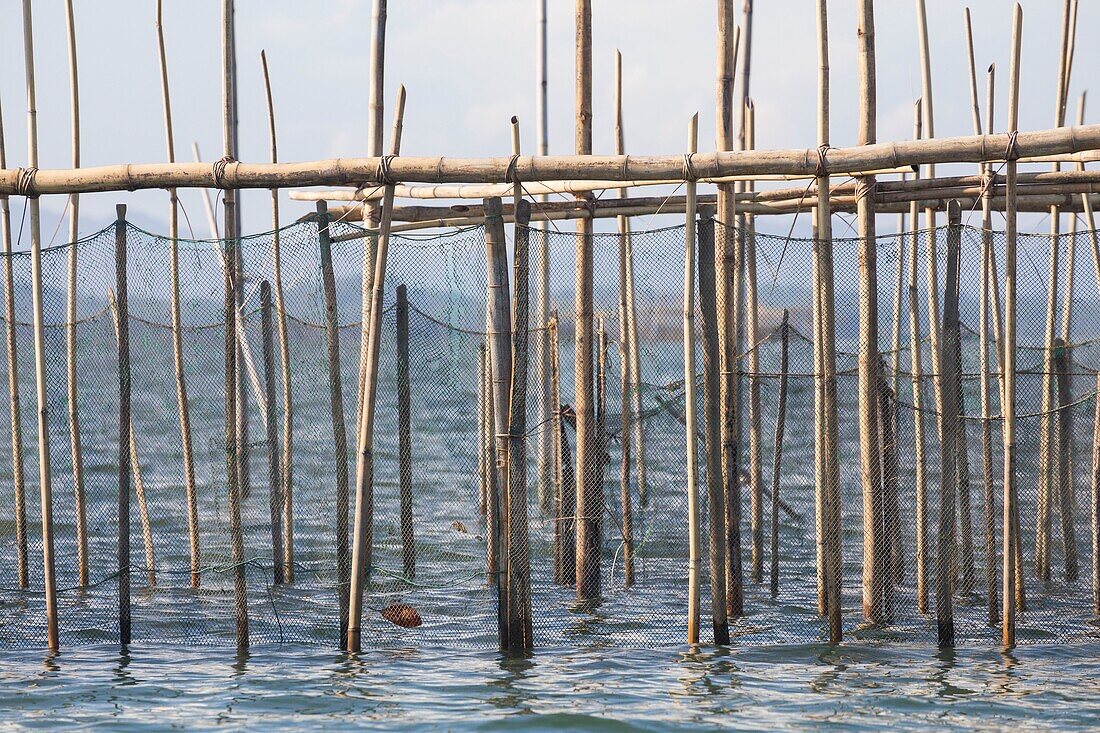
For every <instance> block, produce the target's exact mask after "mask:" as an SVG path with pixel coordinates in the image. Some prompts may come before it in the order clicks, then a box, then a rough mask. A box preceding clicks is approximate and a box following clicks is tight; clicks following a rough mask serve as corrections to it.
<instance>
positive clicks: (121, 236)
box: [113, 204, 132, 648]
mask: <svg viewBox="0 0 1100 733" xmlns="http://www.w3.org/2000/svg"><path fill="white" fill-rule="evenodd" d="M115 212H116V214H117V221H116V223H115V288H116V289H117V291H118V301H117V303H113V305H114V308H113V310H114V311H115V318H114V321H115V329H116V331H115V333H116V334H117V339H116V340H117V341H118V638H119V644H120V645H121V646H122V647H123V648H125V647H126V646H127V645H129V643H130V636H131V628H130V625H131V614H130V469H131V466H130V456H131V453H130V443H131V441H130V435H131V432H132V426H131V421H130V308H129V302H130V301H129V294H128V292H129V289H128V288H127V286H126V205H125V204H116V205H115Z"/></svg>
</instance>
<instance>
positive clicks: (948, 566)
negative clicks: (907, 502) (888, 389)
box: [936, 201, 961, 649]
mask: <svg viewBox="0 0 1100 733" xmlns="http://www.w3.org/2000/svg"><path fill="white" fill-rule="evenodd" d="M947 216H948V221H949V227H950V228H949V229H948V231H947V269H946V270H945V272H944V295H943V331H942V336H943V339H942V340H941V342H940V343H941V347H942V350H941V351H940V352H939V353H938V354H937V371H938V372H939V373H940V374H941V375H942V380H943V385H944V389H943V410H944V412H943V415H942V418H943V432H942V436H941V440H940V477H941V478H940V522H939V531H938V532H937V543H936V544H937V555H936V628H937V637H938V640H939V646H940V648H941V649H946V648H950V647H953V646H954V645H955V620H954V610H953V608H952V594H953V591H954V580H955V578H954V568H955V558H954V553H955V537H954V534H955V507H954V502H955V482H956V480H957V470H958V463H957V461H956V460H955V455H954V453H955V451H956V450H958V445H959V443H958V423H959V411H960V407H961V404H960V403H961V401H960V396H961V395H960V394H959V391H958V387H959V381H958V376H959V371H958V370H959V364H958V362H956V361H955V354H956V353H957V351H958V345H959V269H958V268H959V248H960V244H961V240H960V231H959V224H958V217H959V206H958V202H956V201H951V202H949V205H948V210H947Z"/></svg>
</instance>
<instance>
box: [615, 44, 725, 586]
mask: <svg viewBox="0 0 1100 733" xmlns="http://www.w3.org/2000/svg"><path fill="white" fill-rule="evenodd" d="M625 149H626V139H625V135H624V132H623V56H622V54H621V53H619V51H618V50H617V49H616V51H615V152H616V154H617V155H624V154H625ZM628 192H629V189H626V188H620V189H619V198H627V196H628ZM617 224H618V228H619V237H618V240H619V247H618V256H619V259H618V264H619V371H620V389H619V402H620V404H621V405H622V422H621V423H620V426H621V430H620V431H619V432H620V436H621V443H622V451H621V453H620V457H619V502H620V504H621V506H622V522H623V587H625V588H629V587H631V586H632V585H633V584H634V526H633V525H634V513H633V508H632V506H631V503H632V502H631V496H630V490H631V476H630V463H631V458H632V456H631V451H630V443H631V440H632V439H633V438H636V439H637V443H638V445H637V450H636V452H635V456H637V460H638V468H637V471H638V483H639V492H638V493H639V496H644V495H645V491H644V483H643V482H644V481H645V462H644V461H645V453H644V448H643V444H642V440H641V438H642V433H641V431H640V429H639V430H638V433H637V435H636V436H635V435H632V433H633V431H634V430H635V423H637V425H638V426H639V428H640V425H641V420H642V415H641V396H642V395H641V389H640V381H641V380H640V379H638V377H637V375H636V370H635V369H634V363H635V360H636V359H637V342H636V338H635V336H636V334H635V328H636V325H637V324H636V323H635V317H636V314H635V312H634V299H633V297H632V296H633V288H634V283H633V279H634V263H633V262H632V254H633V253H632V252H631V251H630V220H629V218H628V217H625V216H620V217H618V219H617ZM639 364H640V361H639ZM722 572H725V570H724V569H723V570H722Z"/></svg>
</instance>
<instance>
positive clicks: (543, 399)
mask: <svg viewBox="0 0 1100 733" xmlns="http://www.w3.org/2000/svg"><path fill="white" fill-rule="evenodd" d="M546 27H547V23H546V0H539V2H538V32H537V34H536V51H535V56H536V58H537V59H538V75H539V87H538V93H537V95H536V97H535V106H536V111H535V117H536V120H537V122H536V128H537V130H536V132H537V135H536V144H535V148H536V149H535V152H536V153H538V154H539V155H546V154H547V151H548V147H547V146H548V143H547V138H548V135H549V129H550V121H549V113H548V111H547V69H548V66H549V65H548V62H547V51H546V48H547V45H546V38H547V33H546ZM538 200H539V206H540V207H541V206H544V205H545V204H546V202H547V201H549V197H548V196H546V195H545V194H543V195H540V196H539V199H538ZM538 230H539V232H540V234H539V236H538V238H537V243H538V246H537V250H536V254H535V281H536V284H537V288H536V296H535V298H536V300H535V321H536V322H537V323H539V324H541V325H543V326H545V325H546V324H547V322H548V321H549V320H550V237H549V227H548V226H547V224H546V222H540V223H539V226H538ZM535 372H536V373H537V374H538V390H539V397H538V423H539V438H538V440H539V442H538V476H539V485H538V496H539V508H540V510H541V511H542V514H543V515H544V516H547V515H552V514H553V512H554V497H555V496H556V494H555V481H556V478H555V468H554V466H555V462H556V461H557V460H558V454H557V451H556V450H555V448H554V446H555V444H556V442H557V439H558V437H557V434H556V433H555V432H554V430H553V415H554V411H555V410H557V405H555V404H553V401H552V399H551V391H552V388H551V386H550V344H549V342H548V339H547V335H546V334H543V335H542V336H541V337H540V338H539V339H538V340H537V342H536V344H535Z"/></svg>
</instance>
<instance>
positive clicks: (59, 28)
mask: <svg viewBox="0 0 1100 733" xmlns="http://www.w3.org/2000/svg"><path fill="white" fill-rule="evenodd" d="M165 4H166V6H167V7H166V9H165V16H166V17H165V30H166V35H167V45H168V59H169V70H170V75H171V85H172V99H173V110H174V123H175V131H176V150H177V156H178V158H179V159H181V160H188V159H190V144H191V141H192V140H195V141H198V143H199V144H200V146H201V147H202V150H203V154H204V156H205V157H206V158H207V159H209V160H213V159H216V158H218V157H220V153H221V127H220V104H221V92H220V48H219V38H220V36H219V33H220V30H219V29H220V5H221V3H220V2H219V0H167V2H166V3H165ZM739 4H740V3H738V5H739ZM831 5H832V7H831V9H830V18H829V21H830V31H831V55H832V59H831V65H832V94H833V97H832V113H833V120H832V144H833V145H836V146H843V145H850V144H853V143H854V142H855V109H856V96H855V95H856V72H855V44H856V22H855V11H854V6H855V3H854V1H853V0H834V2H833V3H832V4H831ZM1023 5H1024V27H1025V34H1024V49H1023V69H1024V71H1023V89H1022V98H1023V103H1022V108H1021V120H1020V128H1021V129H1025V130H1026V129H1042V128H1047V127H1050V126H1051V125H1052V122H1053V119H1054V106H1055V82H1054V80H1055V77H1056V75H1057V68H1058V55H1059V45H1058V36H1059V32H1060V27H1061V6H1062V3H1061V2H1057V0H1025V2H1024V3H1023ZM1098 5H1100V4H1098V3H1096V2H1089V1H1086V2H1082V3H1081V7H1080V15H1079V21H1078V27H1079V32H1078V36H1079V37H1080V38H1081V39H1082V40H1081V42H1079V43H1078V44H1077V47H1076V61H1075V64H1074V68H1075V70H1076V74H1075V78H1074V81H1073V83H1072V86H1071V97H1070V98H1071V104H1070V111H1069V117H1070V119H1071V120H1072V119H1073V118H1074V117H1075V116H1076V106H1077V102H1076V100H1077V96H1078V95H1079V94H1080V92H1081V91H1082V90H1083V89H1084V88H1085V86H1086V77H1087V75H1088V73H1089V72H1090V71H1091V70H1092V69H1095V68H1096V67H1097V64H1098V63H1100V46H1098V45H1097V44H1094V43H1091V42H1089V41H1088V40H1087V39H1088V38H1089V37H1090V36H1091V31H1092V29H1095V28H1096V27H1097V26H1098V24H1100V7H1098ZM389 6H390V7H389V24H388V28H387V49H386V51H387V53H386V56H387V58H386V104H387V110H386V120H387V122H386V124H387V126H388V125H389V121H390V113H391V111H392V100H393V98H394V96H395V94H396V88H397V85H398V84H399V83H404V84H405V86H406V87H407V88H408V103H407V107H406V114H405V130H404V136H403V143H402V152H404V153H405V154H407V155H440V154H446V155H503V154H507V153H508V152H509V132H508V120H509V117H510V116H511V115H513V114H516V115H519V117H520V120H521V125H522V132H523V145H524V146H525V152H530V151H533V150H534V145H535V125H534V122H535V120H534V111H535V94H536V88H537V87H536V59H535V36H536V0H390V3H389ZM549 6H550V9H549V55H550V69H549V75H550V79H549V109H550V152H551V153H572V152H573V74H574V67H573V40H574V36H573V6H574V3H573V2H572V0H549ZM593 6H594V10H593V39H594V53H593V60H594V125H595V152H597V153H609V152H613V140H612V118H611V101H612V82H613V54H614V50H615V49H616V48H618V49H619V50H621V51H622V54H623V66H624V78H625V81H624V97H625V100H624V106H625V119H626V122H625V125H626V137H627V149H628V151H633V152H637V153H677V152H680V151H681V150H683V147H684V145H685V142H686V129H687V122H688V119H689V118H690V116H691V115H692V113H694V112H696V111H698V112H699V113H700V136H699V137H700V147H701V148H702V149H713V144H714V142H713V141H714V88H715V2H714V0H675V1H672V0H595V1H594V2H593ZM814 6H815V2H814V0H770V1H767V0H761V1H758V2H757V3H756V12H755V16H754V22H755V25H754V28H753V34H754V42H753V59H752V82H751V94H752V96H753V98H754V100H755V102H756V109H757V112H756V114H757V147H761V148H774V147H788V148H789V147H812V146H814V145H815V144H816V143H815V115H816V113H815V105H816V91H815V90H816V64H817V60H816V46H815V43H816V40H815V34H816V28H815V20H814ZM963 6H964V4H963V3H961V2H958V1H957V0H928V18H929V32H930V35H931V43H932V50H933V57H934V59H933V70H932V74H933V80H934V90H935V112H936V133H937V135H939V136H947V135H962V134H971V132H972V128H971V118H970V107H969V86H968V84H969V82H968V77H967V67H966V47H965V36H964V30H963ZM20 7H21V3H20V2H19V0H0V12H2V15H0V17H3V19H4V22H3V23H0V101H2V104H3V115H4V125H5V131H6V133H7V134H6V137H7V144H8V161H9V166H12V167H14V166H19V165H23V164H24V163H25V161H26V148H25V140H26V127H25V119H26V116H25V110H26V99H25V92H24V81H23V47H22V26H21V23H20V17H21V16H20ZM971 10H972V13H973V17H974V23H975V29H974V30H975V39H974V42H975V52H976V56H977V62H978V65H979V69H980V70H984V69H985V68H986V67H987V66H988V65H989V64H990V63H993V62H995V63H996V64H997V67H998V94H997V104H998V110H999V111H998V115H997V117H998V120H999V122H998V125H997V130H1000V131H1003V130H1004V129H1005V123H1004V119H1005V118H1004V114H1003V112H1004V108H1005V104H1004V101H1005V97H1006V81H1007V77H1008V53H1009V34H1010V26H1011V12H1012V3H1011V2H1009V1H1008V0H975V2H973V3H971ZM34 12H35V18H34V27H35V47H36V48H35V50H36V64H37V74H38V120H39V132H40V161H41V162H40V165H41V167H43V168H50V167H69V165H70V157H69V156H70V152H69V151H70V143H69V135H70V124H69V114H70V111H69V92H68V83H69V82H68V66H67V58H66V40H65V25H64V1H63V0H35V2H34ZM370 13H371V2H370V0H311V1H310V2H304V1H303V0H297V2H294V1H292V0H238V2H237V29H238V60H239V65H240V72H239V73H240V78H239V83H240V103H241V114H240V118H241V150H240V157H241V159H242V160H247V161H267V160H268V155H269V150H268V137H267V120H266V110H265V107H264V98H263V86H262V77H261V72H260V58H259V56H260V50H261V49H266V50H267V54H268V60H269V65H270V68H271V74H272V83H273V86H274V94H275V105H276V115H277V121H278V128H279V148H280V157H281V159H282V160H284V161H290V160H310V159H319V158H328V157H334V156H361V155H365V149H366V114H367V100H366V90H367V81H366V78H367V72H368V66H369V61H368V59H369V45H370V41H369V38H370ZM154 16H155V2H153V0H76V21H77V44H78V55H79V61H80V88H81V117H82V121H81V126H82V133H81V135H82V140H83V150H82V162H83V164H84V165H86V166H94V165H106V164H112V163H123V162H154V161H161V160H164V159H165V148H164V133H163V118H162V112H161V102H160V88H159V77H158V67H157V60H156V37H155V31H154ZM876 33H877V44H878V47H877V51H878V52H877V59H878V99H879V121H878V137H879V140H888V139H902V138H908V137H910V136H911V134H912V105H913V100H914V99H916V98H917V97H918V96H919V95H920V87H921V83H920V66H919V60H918V55H917V30H916V24H915V10H914V4H913V2H911V1H910V0H879V2H878V3H876ZM979 83H980V84H984V80H983V81H980V82H979ZM737 93H740V89H738V92H737ZM982 96H983V100H984V92H983V94H982ZM983 104H984V101H983ZM1097 104H1100V102H1098V103H1097ZM983 114H984V113H983ZM1086 119H1087V118H1086ZM1093 119H1095V117H1093ZM971 168H972V166H971ZM120 200H121V201H125V202H126V203H129V204H130V212H131V213H130V217H131V219H132V220H133V221H134V222H135V223H137V224H139V225H141V226H144V227H147V228H150V229H153V230H157V231H164V230H165V227H166V224H165V218H166V217H165V213H164V210H165V208H166V206H165V202H166V197H165V195H164V194H163V193H162V192H142V193H134V194H117V193H110V194H94V195H85V196H83V197H82V225H81V229H82V230H83V231H85V232H91V231H94V230H96V229H98V228H100V227H101V226H103V225H104V224H106V223H107V222H109V221H110V220H112V219H113V218H114V213H113V205H114V204H115V203H116V202H118V201H120ZM182 200H183V203H184V206H185V208H186V210H187V213H188V215H189V218H190V221H191V224H192V225H193V226H194V231H195V233H196V235H198V236H202V237H205V236H208V229H207V227H206V224H205V219H204V216H203V214H202V206H201V202H200V201H201V200H200V198H199V194H198V193H197V192H194V191H188V192H184V193H183V194H182ZM284 201H285V197H284ZM63 206H64V199H63V198H61V197H47V198H44V199H43V212H44V220H43V231H44V236H45V237H47V241H48V238H49V237H51V236H52V235H53V231H54V228H55V226H56V225H57V222H58V221H59V217H60V214H61V211H62V208H63ZM242 206H243V211H244V216H245V227H244V228H245V231H246V232H256V231H264V230H267V229H269V228H270V213H269V206H268V203H267V196H266V194H264V193H260V192H250V193H247V194H246V195H245V198H244V203H243V205H242ZM308 206H309V205H308V204H302V203H296V202H285V203H284V208H285V215H284V216H285V219H286V220H289V219H290V218H291V217H292V216H296V215H299V214H301V213H304V212H305V211H306V210H307V209H308ZM21 211H22V206H21V203H20V202H19V201H18V200H14V199H13V216H15V217H18V216H19V215H20V213H21ZM654 223H659V222H654ZM666 223H667V222H666ZM763 226H764V227H765V228H772V229H775V230H784V229H785V227H786V225H785V224H783V222H781V221H773V222H771V223H768V224H764V225H763ZM184 231H185V232H186V228H185V229H184ZM57 236H58V237H63V236H64V227H62V232H61V233H60V234H58V235H57ZM56 241H60V239H58V240H56Z"/></svg>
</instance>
